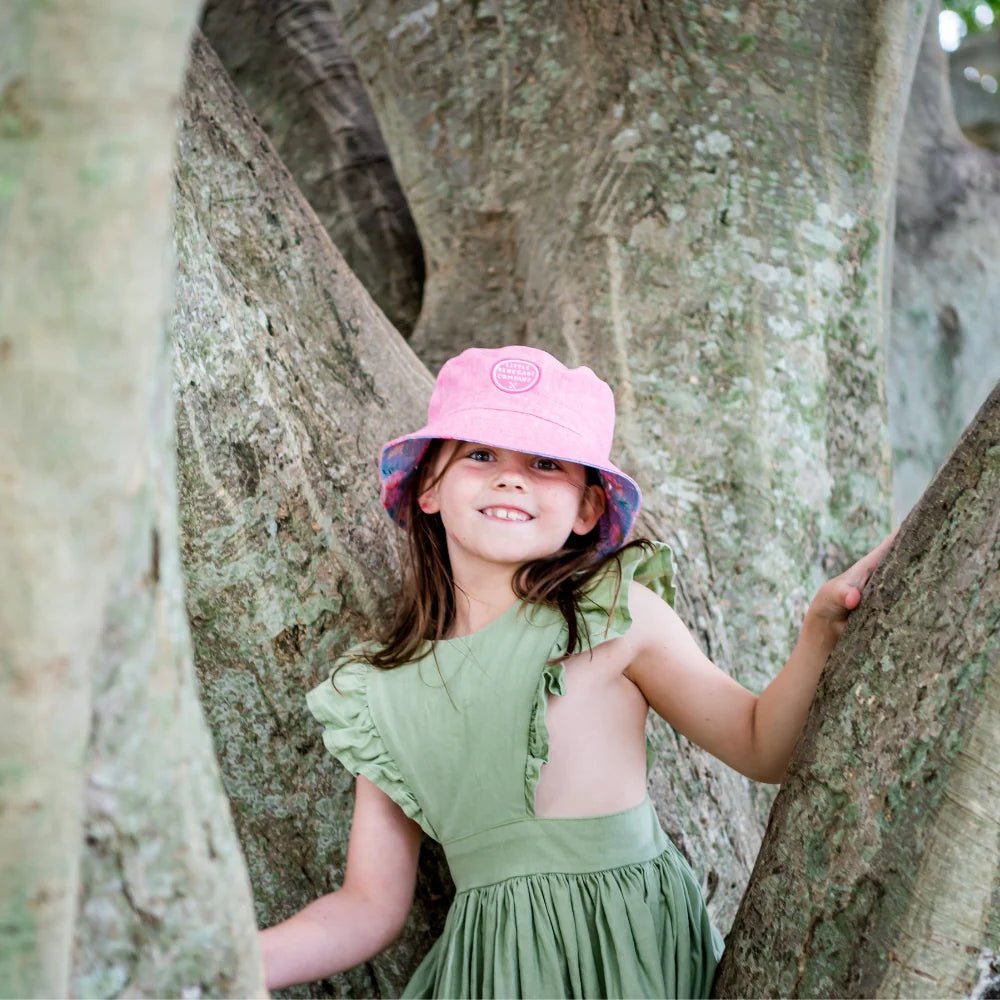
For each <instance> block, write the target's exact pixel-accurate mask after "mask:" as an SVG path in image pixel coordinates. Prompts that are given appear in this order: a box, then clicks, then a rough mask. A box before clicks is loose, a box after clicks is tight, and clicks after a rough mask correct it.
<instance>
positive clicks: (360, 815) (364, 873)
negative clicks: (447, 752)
mask: <svg viewBox="0 0 1000 1000" xmlns="http://www.w3.org/2000/svg"><path fill="white" fill-rule="evenodd" d="M419 852H420V827H419V826H417V824H416V823H414V822H413V820H411V819H409V818H408V817H407V816H406V815H405V814H404V813H403V811H402V810H401V809H400V808H399V806H397V805H396V803H395V802H393V801H392V799H390V798H389V797H388V796H387V795H386V794H385V793H384V792H382V791H381V790H380V789H378V788H377V787H376V786H375V785H373V784H372V783H371V782H370V781H368V780H367V779H366V778H362V777H360V776H359V777H358V779H357V791H356V793H355V801H354V818H353V820H352V821H351V837H350V841H349V842H348V846H347V870H346V872H345V874H344V884H343V885H342V886H341V887H340V888H339V889H337V890H336V892H331V893H328V894H327V895H326V896H320V898H319V899H317V900H316V901H315V902H313V903H310V904H309V905H308V906H307V907H306V908H305V909H303V910H300V911H299V912H298V913H296V914H295V916H294V917H289V919H288V920H285V921H283V922H282V923H280V924H276V925H275V926H274V927H269V928H268V929H267V930H265V931H262V932H261V934H260V945H261V951H262V953H263V956H264V976H265V981H266V983H267V988H268V989H269V990H277V989H281V988H282V987H284V986H291V985H293V984H295V983H308V982H312V981H313V980H316V979H325V978H327V976H332V975H333V974H334V973H336V972H342V971H343V970H344V969H350V968H351V967H353V966H355V965H358V964H359V963H361V962H363V961H365V960H366V959H368V958H371V956H372V955H374V954H376V953H377V952H379V951H381V950H382V949H383V948H385V947H386V945H388V944H390V943H391V942H392V941H393V940H394V939H395V938H396V937H397V936H398V935H399V933H400V931H401V930H402V929H403V924H404V923H405V921H406V915H407V914H408V913H409V912H410V906H411V905H412V903H413V890H414V886H415V884H416V878H417V857H418V854H419Z"/></svg>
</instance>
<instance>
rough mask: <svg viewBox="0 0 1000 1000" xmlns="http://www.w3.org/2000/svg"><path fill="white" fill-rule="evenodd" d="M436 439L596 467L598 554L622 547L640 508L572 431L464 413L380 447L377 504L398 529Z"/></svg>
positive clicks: (629, 489) (638, 499) (506, 416)
mask: <svg viewBox="0 0 1000 1000" xmlns="http://www.w3.org/2000/svg"><path fill="white" fill-rule="evenodd" d="M473 417H474V419H470V418H473ZM469 427H476V429H477V433H476V435H475V437H474V438H469V437H467V436H466V435H465V434H463V433H462V430H466V431H467V430H468V428H469ZM438 439H441V440H450V441H465V440H471V441H474V442H475V443H476V444H483V445H487V446H488V447H491V448H504V449H507V450H509V451H520V452H525V453H527V454H530V455H539V456H541V457H543V458H552V459H556V460H560V461H564V462H566V461H568V462H576V463H578V464H580V465H585V466H588V467H589V468H591V469H595V470H596V471H597V472H598V473H600V476H601V483H602V485H603V487H604V493H605V497H606V499H607V503H606V504H605V509H604V513H603V514H602V515H601V519H600V521H598V524H597V529H598V537H599V541H598V553H599V554H601V555H604V554H606V553H609V552H614V551H615V550H616V549H619V548H621V546H622V545H624V544H625V540H626V539H627V538H628V534H629V532H630V531H631V530H632V525H633V524H634V523H635V519H636V516H637V515H638V513H639V508H640V507H641V505H642V492H641V490H640V489H639V485H638V484H637V483H636V482H635V480H634V479H632V478H631V476H628V475H626V474H625V473H624V472H622V470H621V469H619V468H618V467H617V466H615V465H613V464H612V463H611V462H608V461H607V460H606V459H605V460H603V461H602V460H601V458H600V456H598V455H595V454H594V453H593V449H592V447H591V446H590V444H589V442H587V441H586V440H585V439H584V438H582V437H581V435H579V434H578V433H577V432H576V431H575V430H573V429H572V428H569V427H564V426H562V425H561V424H556V423H554V422H553V421H550V420H546V419H545V418H543V417H539V416H536V415H534V414H525V413H518V414H512V413H510V412H509V411H500V410H496V411H490V410H483V409H476V410H474V411H467V412H463V414H462V419H460V420H458V421H456V420H454V419H449V420H447V421H440V422H438V423H437V424H428V425H427V426H426V427H422V428H421V429H420V430H418V431H415V432H414V433H413V434H406V435H404V436H403V437H399V438H395V439H394V440H392V441H390V442H388V444H386V445H385V446H383V448H382V452H381V455H380V458H379V475H380V478H381V481H382V490H381V500H382V506H383V507H385V509H386V511H387V512H388V514H389V516H390V517H391V518H392V520H393V521H395V522H396V523H397V524H398V525H400V526H401V527H404V528H405V527H406V521H407V513H408V508H409V504H408V500H409V496H410V490H411V489H413V488H414V486H415V485H416V482H415V478H414V474H415V473H416V471H417V468H418V467H419V465H420V461H421V459H422V458H423V457H424V455H425V454H426V452H427V449H428V447H429V446H430V444H431V442H432V441H434V440H438ZM539 441H545V442H546V444H547V445H548V447H546V448H544V449H541V450H539V448H538V447H537V444H538V442H539ZM532 445H534V447H533V446H532Z"/></svg>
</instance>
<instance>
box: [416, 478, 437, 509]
mask: <svg viewBox="0 0 1000 1000" xmlns="http://www.w3.org/2000/svg"><path fill="white" fill-rule="evenodd" d="M417 506H418V507H419V508H420V509H421V510H422V511H423V512H424V513H425V514H436V513H437V512H438V511H439V510H440V509H441V503H440V501H439V500H438V491H437V483H436V482H435V483H431V485H430V486H428V487H427V489H425V490H424V491H423V492H422V493H421V494H420V495H419V496H418V497H417Z"/></svg>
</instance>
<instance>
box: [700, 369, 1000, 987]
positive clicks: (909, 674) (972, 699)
mask: <svg viewBox="0 0 1000 1000" xmlns="http://www.w3.org/2000/svg"><path fill="white" fill-rule="evenodd" d="M998 495H1000V386H998V387H997V388H996V389H994V391H993V393H992V394H991V396H990V398H989V399H988V400H987V402H986V404H985V405H984V406H983V408H982V410H981V411H980V413H979V414H978V415H977V417H976V418H975V420H974V421H973V423H972V425H970V428H969V429H968V430H967V432H966V434H965V435H964V436H963V438H962V440H961V441H960V442H959V444H958V445H957V447H956V449H955V451H954V452H953V454H952V456H951V457H950V459H949V461H948V463H947V464H946V465H945V467H944V468H943V469H942V470H941V472H940V473H939V475H938V477H937V479H936V480H935V481H934V483H932V485H931V486H930V488H929V489H928V491H927V493H926V494H925V495H924V497H923V498H922V499H921V501H920V503H919V504H918V505H917V506H916V508H915V509H914V510H913V512H912V513H911V514H910V516H909V517H908V518H907V520H906V522H905V523H904V524H903V526H902V528H901V529H900V534H899V537H898V539H897V541H896V543H895V546H894V547H893V549H892V550H891V552H890V554H889V555H888V556H887V557H886V559H885V562H884V565H883V566H882V567H881V568H880V570H879V571H878V573H877V574H876V576H875V577H873V578H872V580H871V582H870V583H869V586H868V589H867V590H866V594H865V601H864V605H863V607H862V609H861V610H860V611H859V612H857V613H856V615H855V616H854V617H853V618H852V620H851V623H850V624H849V626H848V629H847V631H846V633H845V634H844V636H843V637H842V638H841V640H840V643H839V644H838V646H837V649H836V650H835V652H834V654H833V656H832V657H831V660H830V662H829V663H828V665H827V667H826V670H825V672H824V676H823V680H822V682H821V685H820V689H819V691H818V693H817V697H816V700H815V702H814V704H813V708H812V711H811V714H810V717H809V722H808V724H807V727H806V732H805V735H804V736H803V739H802V741H801V743H800V745H799V748H798V750H797V751H796V755H795V758H794V760H793V762H792V765H791V767H790V769H789V773H788V776H787V778H786V781H785V784H784V786H783V787H782V790H781V793H780V794H779V796H778V798H777V800H776V802H775V806H774V809H773V811H772V815H771V822H770V825H769V828H768V834H767V837H766V839H765V842H764V845H763V847H762V848H761V853H760V855H759V857H758V860H757V864H756V866H755V868H754V873H753V876H752V879H751V883H750V886H749V888H748V890H747V893H746V895H745V896H744V899H743V902H742V903H741V906H740V911H739V913H738V915H737V918H736V923H735V925H734V928H733V931H732V933H731V935H730V937H729V939H728V942H727V952H726V957H725V958H724V961H723V966H722V968H721V970H720V974H719V979H718V981H717V984H716V989H717V991H718V994H719V995H721V996H767V995H780V996H887V997H889V996H892V997H897V996H905V997H919V996H928V997H931V996H956V995H961V996H966V995H969V994H970V992H971V991H972V989H973V986H974V984H975V982H976V980H977V977H978V975H979V970H978V969H977V957H978V956H979V955H980V954H981V953H985V952H986V951H989V952H991V953H993V954H995V953H996V950H997V946H998V943H1000V942H998V941H997V937H996V924H995V921H994V920H993V919H992V918H991V913H992V900H993V898H994V897H995V895H996V893H997V887H998V884H1000V868H998V847H1000V823H998V820H997V816H998V815H1000V770H998V768H997V766H996V755H995V752H994V751H995V745H996V735H997V731H998V726H1000V518H998V513H997V511H998V508H997V504H996V497H997V496H998ZM845 942H851V943H852V946H851V947H849V948H848V947H845Z"/></svg>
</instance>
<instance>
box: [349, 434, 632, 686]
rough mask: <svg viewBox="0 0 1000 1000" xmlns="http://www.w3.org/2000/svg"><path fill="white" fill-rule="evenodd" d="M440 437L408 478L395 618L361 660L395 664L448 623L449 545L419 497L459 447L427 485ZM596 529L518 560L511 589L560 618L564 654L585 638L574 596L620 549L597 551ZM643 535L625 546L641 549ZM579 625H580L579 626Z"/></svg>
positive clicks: (417, 653)
mask: <svg viewBox="0 0 1000 1000" xmlns="http://www.w3.org/2000/svg"><path fill="white" fill-rule="evenodd" d="M441 446H442V442H441V441H437V440H436V441H432V442H431V444H430V446H429V447H428V449H427V452H426V453H425V454H424V456H423V458H422V459H421V460H420V465H419V466H418V468H417V470H416V471H415V472H414V474H413V476H412V482H413V485H412V487H411V488H410V490H409V495H408V496H407V498H406V524H407V530H406V531H405V542H404V544H403V546H402V551H401V553H400V561H401V563H402V570H403V576H402V582H401V585H400V595H399V600H398V602H397V605H396V613H395V616H394V618H393V619H392V621H391V622H389V623H388V625H387V626H386V627H385V628H384V629H383V630H382V631H381V634H379V635H378V636H377V637H376V644H375V645H374V646H372V645H368V646H366V647H365V648H363V649H362V650H361V651H360V652H359V653H358V656H360V657H361V658H362V659H364V660H365V661H366V662H368V663H370V664H372V666H375V667H379V668H380V669H383V670H391V669H392V668H394V667H400V666H402V665H403V664H404V663H410V662H411V661H413V660H415V659H419V658H420V657H421V656H423V655H425V654H426V653H427V652H428V651H429V649H430V648H431V644H432V643H433V642H435V641H436V640H438V639H444V638H446V637H447V635H448V633H449V631H450V630H451V628H452V626H453V625H454V622H455V584H454V579H453V577H452V572H451V562H450V560H449V558H448V543H447V538H446V536H445V530H444V524H443V523H442V521H441V517H440V515H439V514H425V513H424V512H423V511H422V510H421V509H420V505H419V502H418V500H419V497H420V494H421V493H422V492H423V491H425V490H426V489H427V488H428V487H429V486H432V485H434V484H435V483H436V482H439V481H440V479H441V478H442V477H443V476H444V475H445V473H446V472H447V471H448V469H449V468H450V467H451V465H452V463H453V462H454V461H455V460H456V458H457V457H458V454H459V452H458V451H457V450H456V451H455V453H454V454H453V455H452V456H451V457H450V459H449V461H448V462H447V463H446V464H445V466H444V468H443V469H442V470H441V471H440V472H439V473H438V474H437V476H436V477H435V479H434V480H432V481H431V482H429V483H428V482H427V476H428V472H429V470H430V469H432V468H433V467H434V463H435V462H436V461H437V458H438V456H439V455H440V453H441ZM586 482H587V485H588V486H594V485H600V483H601V478H600V473H598V472H597V471H596V470H594V469H590V468H588V469H587V480H586ZM599 541H600V538H599V534H598V529H597V528H596V527H595V528H594V529H593V530H592V531H590V532H588V533H587V534H586V535H571V536H570V537H569V538H568V539H567V541H566V544H565V545H564V546H563V548H561V549H559V551H558V552H554V553H553V554H552V555H551V556H546V557H545V558H544V559H535V560H532V561H531V562H528V563H525V564H524V565H523V566H522V567H520V569H518V571H517V573H516V574H515V575H514V579H513V588H514V593H515V594H516V595H517V597H519V598H520V599H521V600H522V601H526V602H528V603H531V604H544V605H548V606H549V607H554V608H557V609H558V610H559V611H560V613H561V614H562V616H563V618H564V619H565V620H566V628H567V632H568V638H567V644H566V652H565V654H564V655H566V656H569V655H571V654H573V653H576V652H579V651H580V650H582V649H583V645H584V642H585V641H586V642H587V643H588V644H589V642H590V636H589V635H588V634H586V625H585V623H584V622H583V619H582V617H581V613H580V601H581V598H582V596H583V594H584V593H585V592H586V590H587V586H588V585H589V584H590V583H591V581H592V580H593V579H594V578H595V577H596V576H597V575H598V573H600V572H601V571H602V570H603V569H604V567H605V566H606V565H607V564H608V563H609V562H610V561H612V560H615V559H617V558H618V555H619V554H620V553H621V552H622V551H623V550H622V549H618V550H617V551H616V552H612V553H608V554H604V555H601V554H598V552H597V549H598V545H599ZM648 544H649V543H648V542H647V541H646V540H645V539H638V540H636V541H634V542H630V543H629V544H628V545H626V546H625V548H633V547H635V546H646V545H648ZM581 626H583V627H582V628H581Z"/></svg>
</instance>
